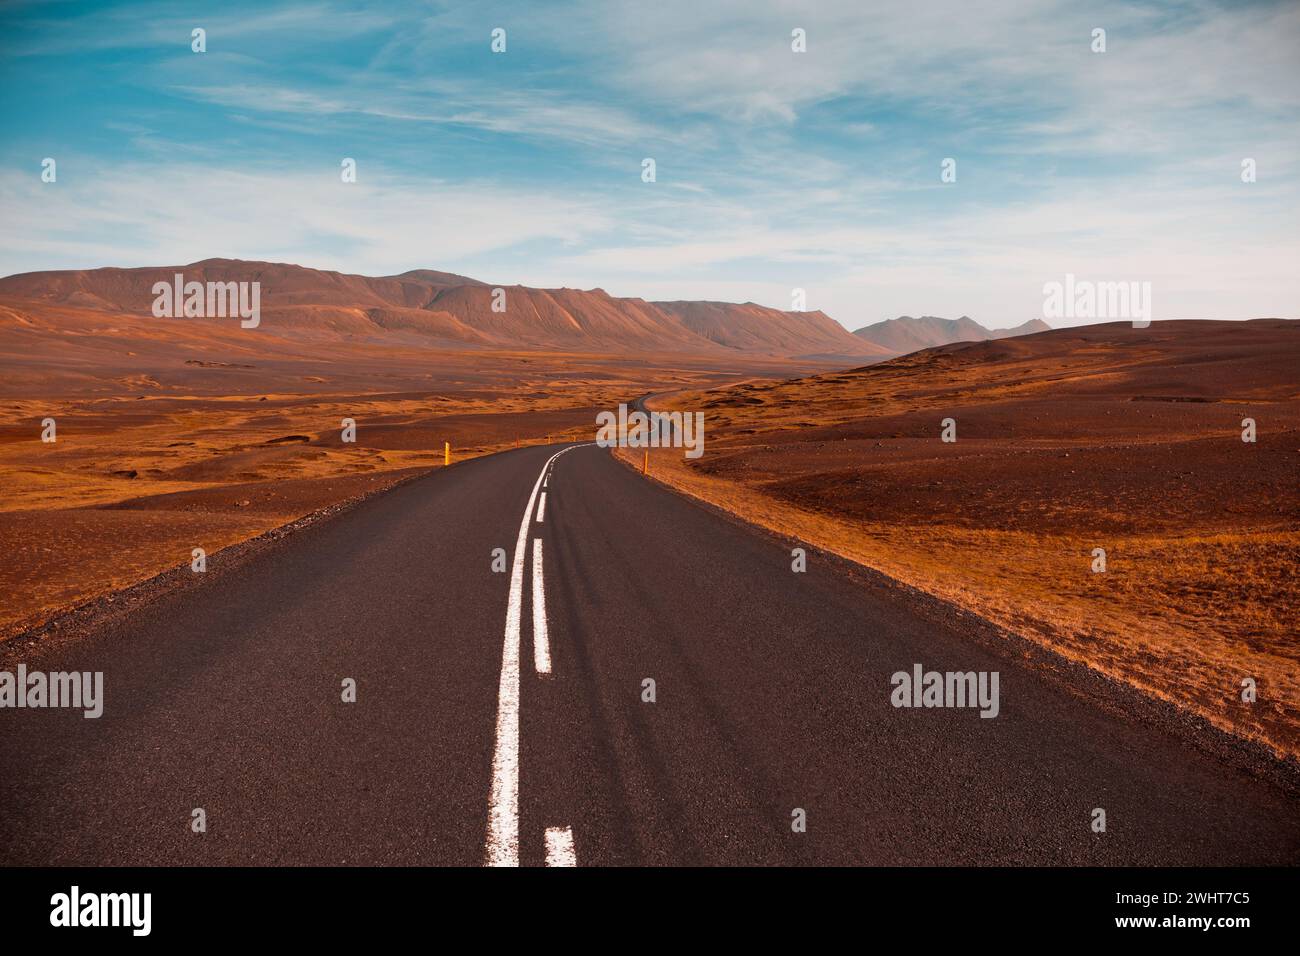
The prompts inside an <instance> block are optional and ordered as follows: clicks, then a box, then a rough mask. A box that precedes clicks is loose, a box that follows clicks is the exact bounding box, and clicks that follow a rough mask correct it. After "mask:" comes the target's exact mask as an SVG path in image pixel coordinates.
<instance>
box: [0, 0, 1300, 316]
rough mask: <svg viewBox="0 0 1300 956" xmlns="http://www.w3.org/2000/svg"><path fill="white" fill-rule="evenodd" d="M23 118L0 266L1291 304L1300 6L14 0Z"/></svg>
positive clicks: (9, 131) (1299, 196)
mask: <svg viewBox="0 0 1300 956" xmlns="http://www.w3.org/2000/svg"><path fill="white" fill-rule="evenodd" d="M194 27H202V28H203V29H205V30H206V32H207V52H206V53H202V54H199V53H194V52H192V51H191V49H190V38H191V30H192V29H193V28H194ZM497 27H500V28H503V29H505V30H506V44H507V48H506V52H505V53H502V54H494V53H493V52H492V51H491V49H490V43H491V32H492V30H493V29H494V28H497ZM1096 27H1101V28H1104V29H1105V30H1106V31H1107V33H1106V45H1107V49H1106V52H1105V53H1094V52H1093V51H1092V49H1091V43H1092V37H1091V33H1092V30H1093V29H1094V28H1096ZM795 28H801V29H803V30H805V31H806V34H807V52H806V53H794V52H792V51H791V48H790V42H791V31H792V30H793V29H795ZM0 115H2V116H3V134H2V136H0V218H3V221H4V223H5V225H4V227H3V230H2V232H0V274H8V273H12V272H20V271H29V270H35V269H48V268H89V267H95V266H103V265H118V266H133V265H160V264H173V263H182V262H189V261H193V260H195V259H201V258H206V257H209V256H229V257H235V258H245V259H271V260H277V261H289V262H297V263H301V264H304V265H310V266H315V267H319V268H330V269H340V270H343V271H349V272H361V273H365V274H392V273H396V272H401V271H404V270H406V269H411V268H433V269H442V270H448V271H456V272H463V273H466V274H469V275H473V276H476V277H479V278H483V279H486V280H489V281H493V282H502V283H515V282H519V283H525V284H529V285H539V286H571V287H572V286H578V287H582V288H591V287H597V286H598V287H601V288H604V289H607V290H608V291H610V292H612V293H614V294H618V295H636V296H643V297H645V298H660V299H662V298H713V299H727V300H734V301H746V300H753V301H758V302H762V303H764V304H767V305H773V306H777V307H781V308H789V307H790V303H791V290H792V289H794V288H803V289H805V290H806V294H807V305H808V307H809V308H821V309H824V310H826V311H827V312H828V313H829V314H831V315H832V316H834V317H835V318H837V319H839V320H840V321H841V322H843V323H844V324H845V325H846V326H848V327H850V328H856V327H857V326H859V325H863V324H866V323H868V322H873V321H878V320H880V319H884V318H889V317H893V316H896V315H899V314H903V313H908V314H912V315H920V314H937V315H945V316H952V317H955V316H957V315H961V314H968V315H970V316H972V317H974V318H976V319H978V320H980V321H982V322H984V323H985V324H986V325H990V326H1007V325H1013V324H1019V323H1020V322H1023V321H1025V320H1027V319H1029V318H1033V317H1035V316H1038V315H1040V314H1041V309H1042V301H1043V294H1042V286H1043V284H1044V283H1045V282H1049V281H1053V280H1059V279H1061V278H1062V277H1063V276H1064V274H1065V273H1066V272H1072V273H1074V274H1076V275H1077V276H1080V277H1084V278H1092V279H1095V280H1098V281H1116V280H1131V281H1147V282H1150V283H1151V284H1152V289H1153V300H1154V312H1155V317H1156V318H1158V319H1159V318H1249V317H1254V316H1261V315H1283V316H1288V317H1294V316H1296V315H1297V314H1300V308H1297V306H1298V305H1300V268H1297V265H1298V264H1300V239H1297V223H1298V222H1300V187H1298V186H1297V174H1298V173H1300V160H1298V158H1297V147H1300V5H1298V4H1295V3H1277V4H1274V3H1258V4H1247V3H1231V4H1226V5H1220V4H1214V3H1203V2H1189V3H1147V4H1127V3H1098V4H1091V5H1083V4H1079V3H1075V2H1055V0H1053V2H1048V0H1019V2H1015V3H1010V2H999V0H990V2H985V3H979V4H976V3H971V2H952V3H931V2H925V0H914V2H908V3H905V4H897V3H889V4H885V3H880V4H871V3H864V2H862V0H844V2H840V0H830V2H827V0H823V2H818V3H786V2H765V0H748V2H736V3H730V2H722V3H708V4H704V3H699V2H697V0H692V2H682V0H656V2H654V3H647V2H638V3H616V2H612V0H607V2H591V3H583V2H548V3H500V2H472V3H471V2H465V3H457V4H439V3H409V4H408V3H402V2H393V3H385V4H376V5H375V6H374V7H373V8H369V9H368V8H367V7H365V6H363V5H357V4H351V3H346V2H322V3H304V2H290V3H274V2H259V3H250V4H243V3H221V4H185V3H120V4H108V3H106V4H94V3H84V2H83V3H57V2H55V3H22V2H18V3H10V4H7V5H5V6H4V7H3V8H0ZM45 157H53V158H55V159H56V161H57V164H58V166H57V172H58V180H57V182H55V183H42V182H41V179H40V172H41V160H42V159H43V158H45ZM344 157H351V158H354V159H355V160H356V161H357V167H358V181H357V182H356V183H350V184H344V183H342V182H341V181H340V176H339V168H340V166H339V164H340V161H341V160H342V159H343V158H344ZM646 157H653V158H654V159H655V162H656V166H657V181H656V182H654V183H644V182H642V181H641V162H642V160H643V159H644V158H646ZM947 157H952V158H954V159H955V160H956V161H957V181H956V182H954V183H943V182H941V180H940V164H941V162H942V161H943V159H945V158H947ZM1246 157H1250V158H1253V159H1254V160H1255V161H1256V165H1257V170H1258V173H1257V175H1258V179H1257V181H1256V182H1254V183H1249V184H1247V183H1243V182H1242V181H1241V175H1240V173H1241V161H1242V159H1243V158H1246Z"/></svg>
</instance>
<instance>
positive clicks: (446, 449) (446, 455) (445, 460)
mask: <svg viewBox="0 0 1300 956" xmlns="http://www.w3.org/2000/svg"><path fill="white" fill-rule="evenodd" d="M442 464H443V466H444V467H445V466H447V465H450V464H451V442H449V441H445V442H443V443H442Z"/></svg>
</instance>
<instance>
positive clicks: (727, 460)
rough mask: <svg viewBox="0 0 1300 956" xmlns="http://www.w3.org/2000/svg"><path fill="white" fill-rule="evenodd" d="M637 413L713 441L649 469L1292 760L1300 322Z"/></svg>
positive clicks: (781, 384)
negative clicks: (678, 422) (947, 422)
mask: <svg viewBox="0 0 1300 956" xmlns="http://www.w3.org/2000/svg"><path fill="white" fill-rule="evenodd" d="M651 404H652V407H660V408H673V409H680V410H684V411H685V410H689V411H703V412H704V413H705V416H706V417H705V425H706V436H707V441H706V444H705V454H704V456H703V457H702V458H700V459H698V460H697V461H694V462H691V461H688V460H686V459H684V458H683V457H682V453H681V452H680V451H674V450H668V449H660V450H655V451H652V452H651V459H650V461H651V464H650V468H651V473H652V476H654V477H656V478H658V479H660V480H662V481H664V482H667V483H669V484H670V485H673V486H676V487H677V488H679V489H680V490H682V491H684V492H686V493H688V494H691V495H694V496H697V497H699V498H701V499H703V500H706V501H708V502H711V503H713V504H715V505H716V506H719V507H721V508H723V509H725V510H728V511H730V512H733V513H735V514H737V515H739V516H742V517H743V518H745V519H747V520H749V521H751V522H754V523H757V524H759V525H761V526H764V527H767V528H769V529H771V530H774V531H777V532H781V533H784V534H787V535H790V536H793V537H796V538H800V539H803V540H805V541H807V542H809V543H811V544H814V545H816V546H818V547H821V548H824V549H826V550H828V551H831V552H834V553H837V554H839V555H842V556H844V557H847V558H849V559H851V560H853V561H857V562H859V563H861V564H863V565H867V566H870V567H872V568H875V569H878V570H880V571H882V572H884V573H885V574H887V575H889V576H891V577H893V578H895V579H897V580H899V581H901V582H904V583H905V584H908V585H912V586H915V587H917V588H920V589H922V590H924V591H927V592H930V593H932V594H935V595H937V596H939V597H942V598H945V599H947V600H949V601H951V602H954V603H956V604H958V605H961V606H963V607H965V608H967V609H970V610H972V611H974V612H976V613H978V614H979V615H981V616H983V617H985V618H986V619H989V620H991V621H993V622H994V623H996V624H999V625H1002V626H1004V627H1005V628H1007V629H1009V630H1011V631H1013V632H1015V633H1018V634H1021V635H1023V636H1025V637H1027V638H1029V639H1031V640H1034V641H1037V642H1039V643H1041V644H1042V645H1045V646H1046V647H1048V648H1050V649H1052V650H1054V651H1056V652H1059V653H1060V654H1062V655H1064V656H1065V657H1067V658H1070V659H1073V660H1076V661H1079V662H1083V663H1085V664H1087V665H1088V666H1090V667H1092V668H1095V669H1096V670H1099V671H1101V672H1104V673H1105V674H1107V675H1110V676H1112V677H1114V678H1118V679H1120V680H1122V681H1125V682H1128V683H1129V684H1131V685H1134V686H1136V687H1138V688H1141V689H1142V690H1144V691H1146V692H1148V693H1150V694H1153V695H1155V696H1157V697H1159V698H1163V699H1165V700H1167V701H1171V702H1173V703H1174V704H1176V705H1178V706H1179V707H1182V708H1185V709H1187V710H1189V711H1191V712H1194V713H1196V714H1199V715H1202V716H1203V717H1205V718H1207V719H1208V720H1209V721H1211V722H1212V723H1213V724H1214V725H1216V726H1218V727H1220V728H1222V729H1225V730H1228V731H1230V732H1233V733H1236V734H1239V735H1241V736H1244V737H1247V738H1251V739H1254V740H1257V741H1262V742H1264V743H1265V744H1267V745H1268V746H1269V747H1271V748H1272V749H1273V750H1274V751H1275V752H1277V753H1281V754H1289V755H1292V756H1294V755H1296V754H1297V753H1300V629H1298V628H1297V611H1298V610H1300V583H1298V582H1300V576H1297V573H1296V571H1297V566H1298V565H1300V560H1298V559H1300V505H1298V503H1297V501H1298V499H1297V494H1296V492H1297V476H1298V475H1300V323H1297V322H1291V321H1283V320H1256V321H1253V322H1248V323H1236V322H1199V321H1198V322H1162V323H1156V324H1155V325H1153V326H1152V327H1150V328H1148V329H1133V328H1131V327H1129V326H1126V325H1122V324H1112V325H1103V326H1093V327H1090V328H1087V329H1078V330H1058V331H1053V332H1046V333H1042V334H1037V335H1032V336H1026V337H1022V338H1016V339H1005V340H1001V341H996V342H987V343H975V344H965V345H952V346H944V347H940V348H936V349H930V350H927V351H924V352H919V353H915V354H912V355H907V356H903V357H901V358H898V359H895V360H893V361H889V362H885V363H883V364H880V365H874V366H870V367H866V368H862V369H857V370H854V371H851V372H837V373H829V374H822V375H816V376H813V377H808V378H800V379H795V380H789V381H768V382H765V383H748V384H742V385H735V386H731V387H725V388H716V389H707V390H678V391H672V392H668V393H665V394H663V395H661V396H659V397H658V398H656V399H655V400H654V401H653V402H652V403H651ZM950 417H951V418H953V419H955V421H956V429H957V441H956V442H954V443H951V444H949V443H944V442H942V441H941V440H940V432H941V421H942V420H943V419H945V418H950ZM1245 418H1253V419H1254V420H1255V422H1256V427H1257V441H1256V442H1254V443H1246V442H1243V440H1242V431H1243V429H1242V421H1243V419H1245ZM621 454H622V456H623V457H624V458H625V459H626V460H628V461H629V463H630V464H633V465H634V466H636V467H638V468H639V467H640V465H641V452H640V451H635V450H626V451H622V452H621ZM1095 548H1102V549H1104V550H1105V552H1106V559H1107V569H1106V571H1105V572H1104V573H1094V571H1093V570H1092V565H1093V561H1094V558H1093V549H1095ZM1246 678H1253V679H1254V680H1255V681H1256V682H1257V687H1258V700H1257V701H1256V702H1254V703H1247V702H1244V701H1243V700H1242V689H1243V688H1242V682H1243V680H1245V679H1246Z"/></svg>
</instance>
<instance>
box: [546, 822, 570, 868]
mask: <svg viewBox="0 0 1300 956" xmlns="http://www.w3.org/2000/svg"><path fill="white" fill-rule="evenodd" d="M546 865H547V866H577V865H578V854H577V853H576V852H574V849H573V831H572V830H571V829H569V828H568V827H547V828H546Z"/></svg>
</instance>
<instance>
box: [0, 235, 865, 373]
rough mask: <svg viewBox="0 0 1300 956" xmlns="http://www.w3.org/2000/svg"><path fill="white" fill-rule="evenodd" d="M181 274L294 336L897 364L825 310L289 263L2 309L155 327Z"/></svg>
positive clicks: (85, 288)
mask: <svg viewBox="0 0 1300 956" xmlns="http://www.w3.org/2000/svg"><path fill="white" fill-rule="evenodd" d="M177 273H181V274H182V275H183V276H184V278H185V281H187V282H189V281H198V282H205V283H206V282H238V281H249V282H252V281H256V282H260V283H261V310H262V313H261V315H262V317H261V326H260V327H261V328H265V329H269V330H273V331H274V332H275V333H277V334H280V335H285V336H288V337H290V338H310V339H327V340H332V339H352V338H364V339H375V340H379V341H393V342H405V343H408V344H420V343H429V344H436V343H442V344H458V345H477V346H496V347H505V348H518V347H529V348H546V349H563V350H574V351H616V352H630V351H641V350H645V349H655V350H657V351H662V352H681V353H696V352H700V353H705V354H717V353H720V352H721V351H722V350H728V349H730V350H739V351H742V352H747V353H754V354H765V355H781V356H811V355H817V356H848V357H851V358H853V359H854V360H865V361H870V360H872V359H875V358H879V357H883V356H884V355H885V354H886V352H885V351H884V350H882V349H880V348H878V347H876V346H874V345H872V344H871V343H870V342H863V341H862V340H861V339H857V338H854V337H853V336H852V335H850V334H849V333H848V331H847V330H845V329H844V328H843V327H842V326H840V325H839V324H838V323H836V322H835V321H833V320H832V319H830V318H829V317H827V316H826V315H824V314H823V313H821V312H782V311H780V310H777V309H769V308H765V307H763V306H759V305H755V304H753V303H746V304H744V305H735V304H732V303H725V302H646V301H645V300H643V299H623V298H617V297H615V296H611V295H609V294H608V293H607V292H605V291H604V290H602V289H590V290H581V289H534V288H529V287H526V286H502V287H499V288H501V289H502V290H503V291H504V304H505V310H504V311H494V309H493V304H494V301H499V300H498V299H497V297H496V296H495V292H494V287H493V286H491V285H489V284H488V283H485V282H481V281H479V280H477V279H471V278H467V277H466V276H460V275H455V274H452V273H447V272H436V271H433V270H428V269H416V270H412V271H410V272H404V273H402V274H401V275H394V276H381V277H370V276H360V275H347V274H344V273H339V272H329V271H324V270H320V269H309V268H305V267H302V266H296V265H288V264H284V263H274V262H249V261H243V260H238V259H205V260H203V261H201V262H195V263H191V264H190V265H186V266H163V267H149V268H138V269H116V268H105V269H90V270H75V271H61V272H30V273H24V274H21V275H14V276H9V277H7V278H4V279H0V299H3V300H5V301H6V302H7V303H8V304H10V305H19V304H21V303H24V302H25V303H43V304H46V305H58V306H73V307H80V308H87V309H93V310H98V311H103V312H114V313H126V314H128V315H132V316H137V317H140V318H148V319H152V314H151V306H152V304H153V301H154V294H153V291H152V290H153V286H154V284H155V283H157V282H167V283H171V282H172V280H173V277H174V276H175V275H176V274H177ZM157 321H159V322H173V321H176V320H173V319H159V320H157ZM188 321H191V322H194V321H199V320H194V319H190V320H188ZM210 321H215V322H221V321H228V320H219V319H217V320H210Z"/></svg>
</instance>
